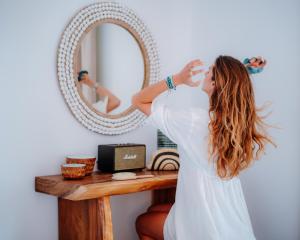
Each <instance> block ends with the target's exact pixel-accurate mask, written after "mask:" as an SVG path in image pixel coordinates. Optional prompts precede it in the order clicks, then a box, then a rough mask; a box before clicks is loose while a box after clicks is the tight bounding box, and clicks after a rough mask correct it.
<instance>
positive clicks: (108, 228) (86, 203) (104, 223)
mask: <svg viewBox="0 0 300 240" xmlns="http://www.w3.org/2000/svg"><path fill="white" fill-rule="evenodd" d="M58 216H59V239H60V240H113V226H112V217H111V207H110V197H109V196H105V197H101V198H98V199H90V200H83V201H71V200H67V199H63V198H58Z"/></svg>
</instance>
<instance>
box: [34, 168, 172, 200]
mask: <svg viewBox="0 0 300 240" xmlns="http://www.w3.org/2000/svg"><path fill="white" fill-rule="evenodd" d="M177 173H178V171H148V170H143V171H138V172H136V174H137V175H138V176H139V175H144V174H153V175H154V177H151V178H139V179H132V180H113V179H111V177H112V173H103V172H99V171H96V172H93V173H92V175H90V176H85V177H84V178H83V179H80V180H65V179H64V178H63V176H62V175H50V176H37V177H35V191H36V192H41V193H46V194H50V195H53V196H57V197H59V198H63V199H68V200H72V201H78V200H86V199H95V198H100V197H103V196H111V195H119V194H127V193H134V192H141V191H146V190H155V189H162V188H171V187H176V184H177Z"/></svg>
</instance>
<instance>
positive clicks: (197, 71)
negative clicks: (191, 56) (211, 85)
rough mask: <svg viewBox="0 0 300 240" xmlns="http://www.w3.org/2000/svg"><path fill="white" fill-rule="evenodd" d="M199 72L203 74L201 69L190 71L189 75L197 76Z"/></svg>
mask: <svg viewBox="0 0 300 240" xmlns="http://www.w3.org/2000/svg"><path fill="white" fill-rule="evenodd" d="M201 72H204V70H203V69H199V70H195V71H191V75H192V76H194V75H197V74H199V73H201Z"/></svg>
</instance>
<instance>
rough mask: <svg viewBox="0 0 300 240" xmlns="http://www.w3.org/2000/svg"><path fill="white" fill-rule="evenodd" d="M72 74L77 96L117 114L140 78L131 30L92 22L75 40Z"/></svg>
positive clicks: (140, 67)
mask: <svg viewBox="0 0 300 240" xmlns="http://www.w3.org/2000/svg"><path fill="white" fill-rule="evenodd" d="M76 58H77V59H75V69H74V70H75V71H76V72H75V74H76V81H77V87H78V91H79V94H80V96H81V98H83V100H84V101H85V102H86V103H87V104H88V105H89V106H90V107H91V108H92V109H93V110H95V111H97V112H101V113H103V114H108V115H116V114H121V113H122V112H124V111H125V110H127V109H128V108H129V107H130V106H131V97H132V95H133V94H135V93H136V92H138V91H140V90H141V89H142V87H143V82H144V58H143V54H142V51H141V49H140V46H139V44H138V42H137V41H136V39H135V38H134V37H133V36H132V34H131V33H130V32H129V31H127V29H125V28H123V27H122V26H119V25H117V24H114V23H100V24H97V25H95V26H93V27H92V28H91V29H90V30H89V31H88V32H87V33H86V34H85V35H84V36H83V38H82V40H81V42H80V43H79V47H78V52H77V55H76Z"/></svg>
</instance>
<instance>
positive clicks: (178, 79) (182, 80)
mask: <svg viewBox="0 0 300 240" xmlns="http://www.w3.org/2000/svg"><path fill="white" fill-rule="evenodd" d="M202 65H203V62H202V61H201V60H200V59H196V60H193V61H191V62H189V63H188V64H187V65H186V66H185V67H184V68H183V69H182V70H181V71H180V72H179V73H177V74H175V75H174V76H173V79H174V83H175V85H178V84H186V85H188V86H191V87H198V86H199V85H200V83H201V80H198V81H193V80H192V76H194V75H197V74H199V73H201V72H203V71H204V70H203V69H200V70H193V68H194V67H197V66H202Z"/></svg>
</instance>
